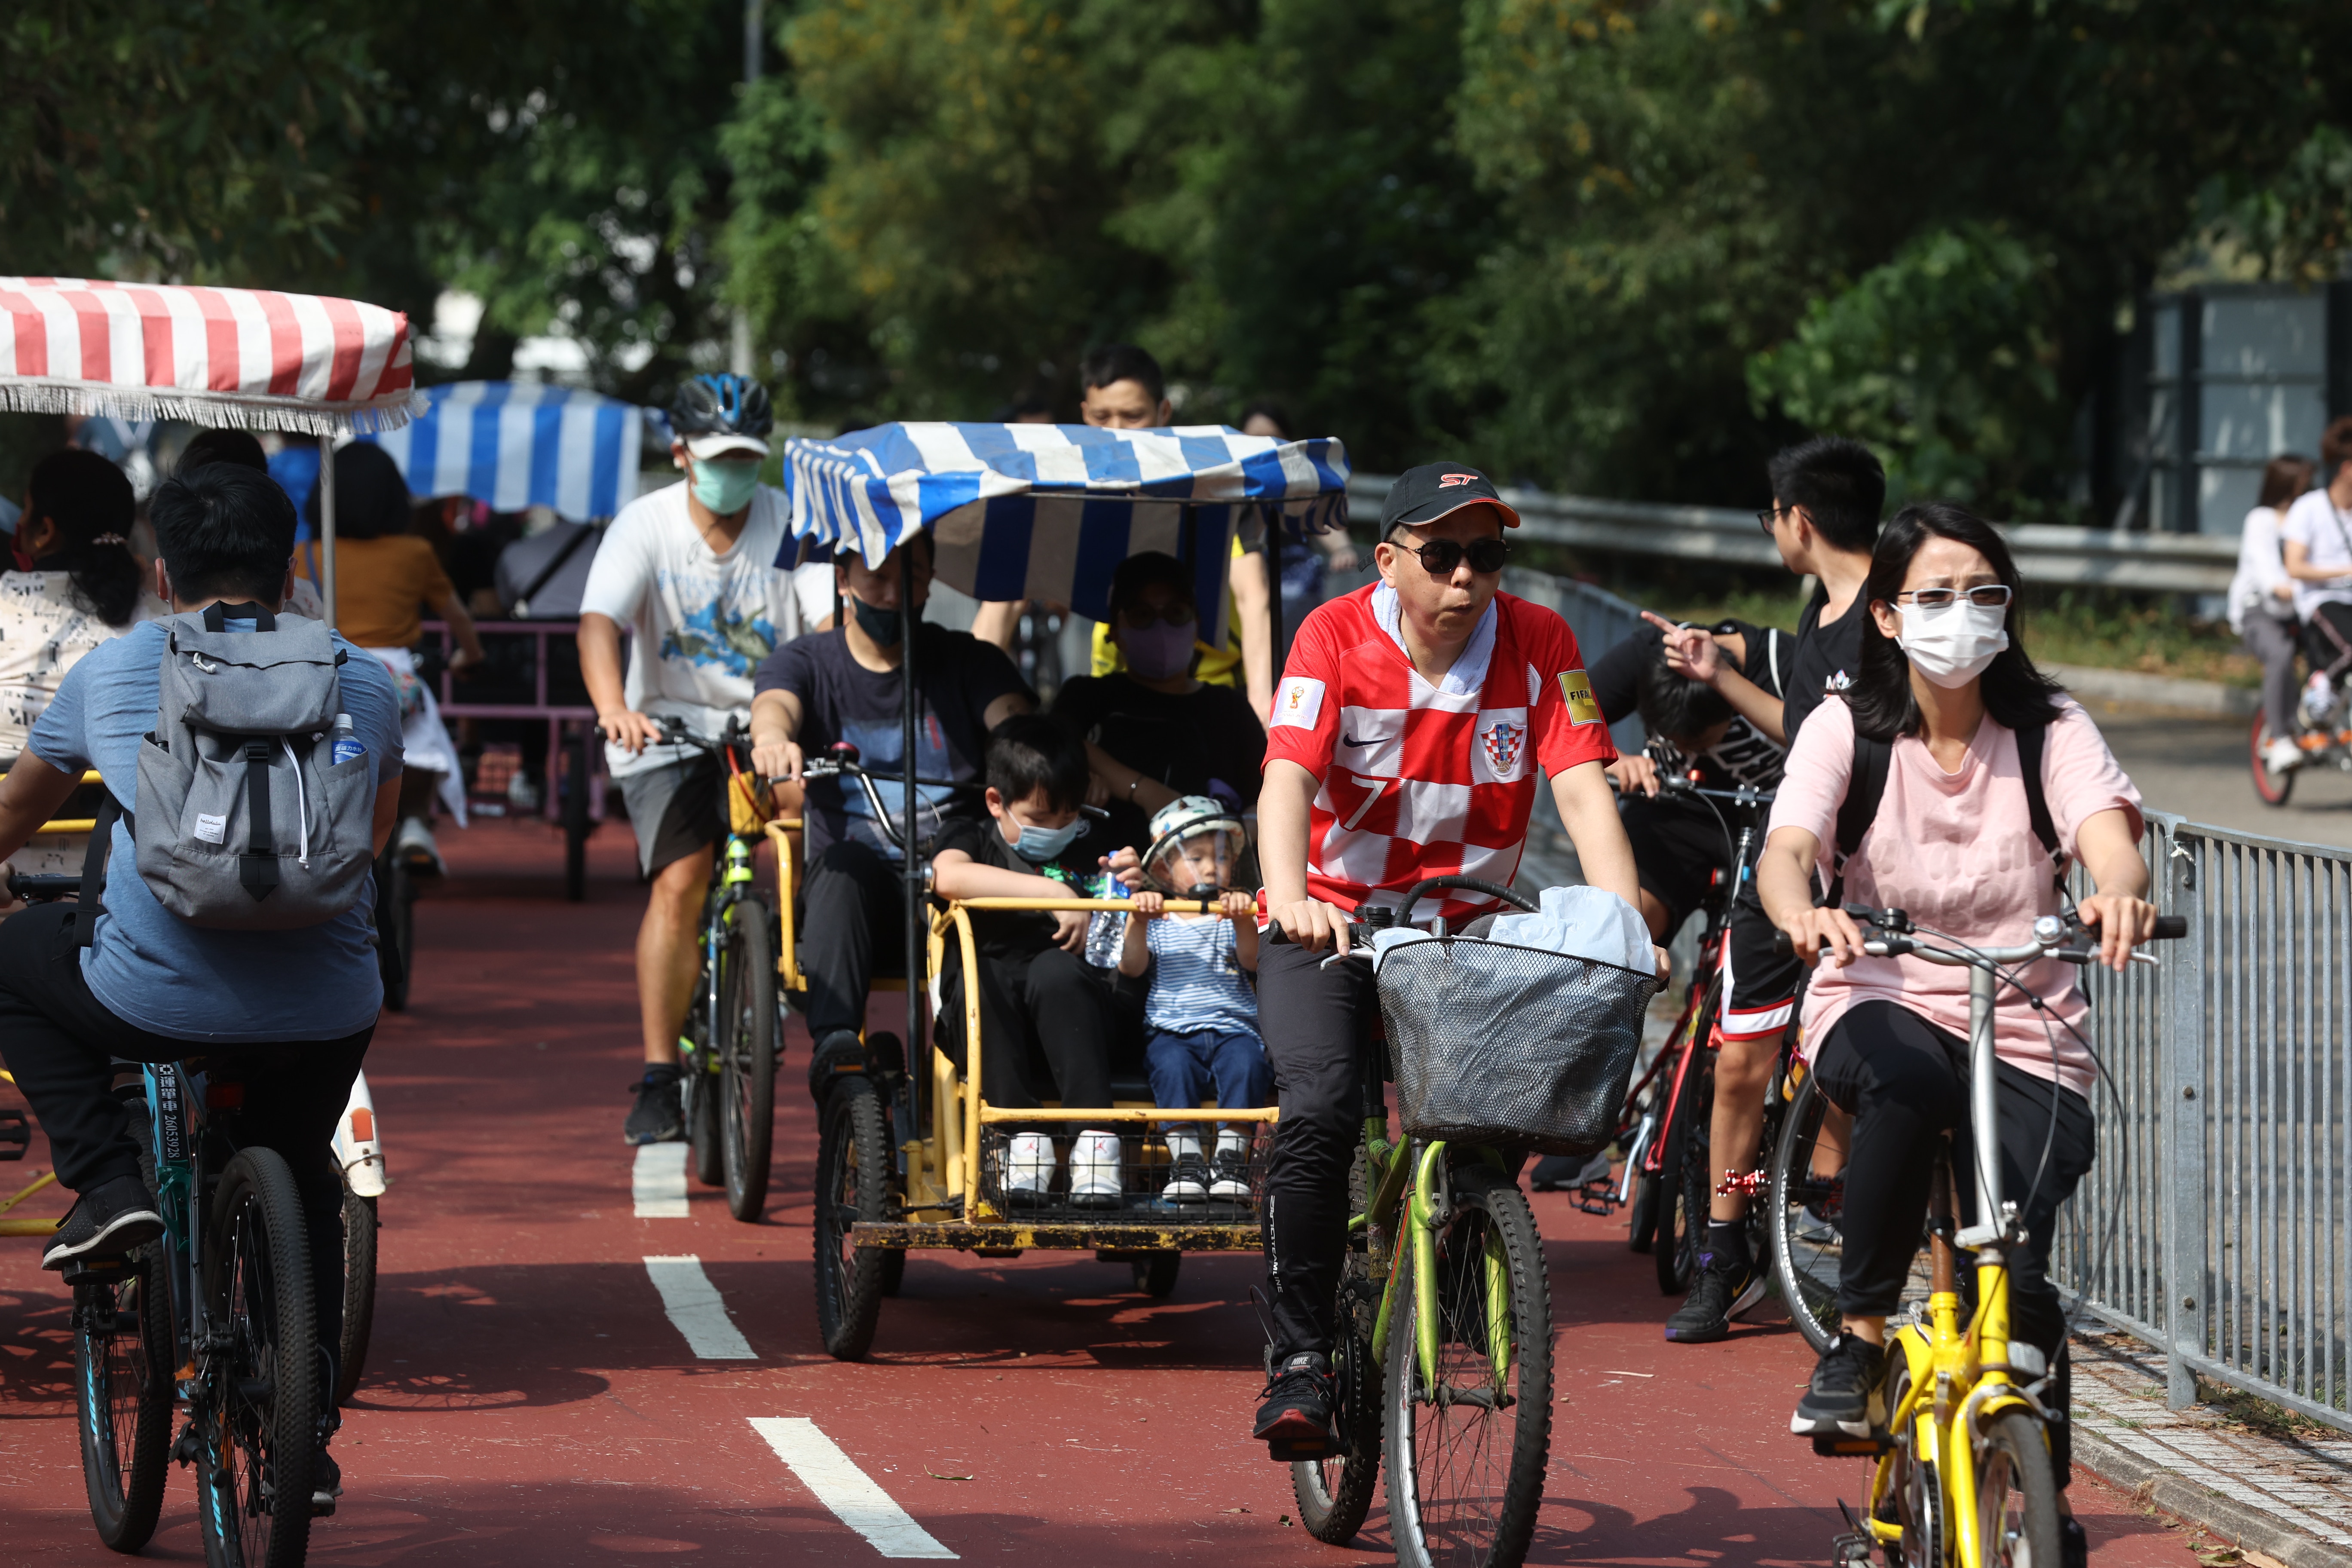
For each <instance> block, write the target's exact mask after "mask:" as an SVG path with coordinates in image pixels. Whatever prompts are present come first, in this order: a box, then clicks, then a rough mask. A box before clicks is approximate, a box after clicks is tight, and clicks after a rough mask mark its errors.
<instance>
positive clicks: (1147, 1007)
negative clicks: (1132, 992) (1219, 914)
mask: <svg viewBox="0 0 2352 1568" xmlns="http://www.w3.org/2000/svg"><path fill="white" fill-rule="evenodd" d="M1143 940H1144V942H1145V944H1146V945H1147V946H1149V947H1150V949H1151V957H1152V961H1153V962H1152V969H1151V993H1150V995H1149V996H1147V997H1145V998H1144V1004H1143V1021H1144V1022H1145V1023H1146V1024H1147V1025H1149V1026H1150V1027H1152V1028H1154V1029H1157V1030H1160V1031H1163V1032H1165V1033H1168V1034H1171V1035H1191V1034H1197V1033H1199V1032H1200V1031H1202V1030H1203V1029H1214V1030H1216V1031H1217V1032H1219V1033H1220V1034H1227V1035H1255V1034H1256V1033H1257V992H1256V990H1255V988H1254V987H1253V986H1252V985H1251V984H1250V982H1249V980H1248V979H1247V978H1246V977H1245V976H1244V973H1243V972H1242V961H1241V953H1240V952H1239V950H1238V949H1237V948H1235V946H1234V922H1233V921H1228V920H1218V919H1214V918H1213V917H1209V916H1202V917H1200V918H1198V919H1192V920H1187V919H1182V918H1180V917H1178V916H1175V915H1169V916H1166V917H1164V918H1162V919H1160V920H1156V921H1151V922H1150V924H1149V925H1146V926H1145V927H1144V928H1143Z"/></svg>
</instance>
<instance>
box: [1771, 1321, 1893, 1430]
mask: <svg viewBox="0 0 2352 1568" xmlns="http://www.w3.org/2000/svg"><path fill="white" fill-rule="evenodd" d="M1885 1369H1886V1352H1885V1350H1884V1349H1882V1348H1881V1347H1880V1346H1877V1345H1874V1344H1872V1343H1871V1342H1869V1341H1868V1340H1864V1339H1858V1338H1856V1337H1855V1336H1854V1335H1853V1334H1840V1335H1839V1336H1838V1337H1837V1338H1836V1339H1834V1340H1832V1341H1831V1342H1830V1348H1829V1349H1827V1350H1825V1351H1823V1352H1822V1359H1821V1361H1820V1362H1819V1363H1817V1364H1816V1365H1815V1366H1814V1367H1813V1380H1812V1382H1811V1384H1808V1385H1807V1387H1806V1389H1805V1395H1804V1397H1803V1398H1801V1399H1800V1400H1798V1401H1797V1413H1796V1414H1795V1415H1791V1416H1790V1417H1789V1430H1790V1433H1792V1434H1793V1435H1795V1436H1799V1437H1868V1436H1871V1434H1872V1433H1874V1432H1875V1431H1877V1430H1878V1429H1879V1428H1881V1427H1883V1426H1885V1425H1886V1409H1885V1405H1886V1400H1885V1388H1884V1387H1883V1386H1882V1377H1881V1374H1882V1373H1884V1372H1885Z"/></svg>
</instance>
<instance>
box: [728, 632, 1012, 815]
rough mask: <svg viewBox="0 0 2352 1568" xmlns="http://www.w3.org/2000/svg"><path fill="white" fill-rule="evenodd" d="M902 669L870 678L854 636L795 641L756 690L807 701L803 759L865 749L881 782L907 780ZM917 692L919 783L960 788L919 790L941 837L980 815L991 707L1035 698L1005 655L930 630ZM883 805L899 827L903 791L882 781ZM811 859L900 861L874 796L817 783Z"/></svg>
mask: <svg viewBox="0 0 2352 1568" xmlns="http://www.w3.org/2000/svg"><path fill="white" fill-rule="evenodd" d="M902 679H903V678H902V676H901V674H900V672H899V671H898V670H895V669H868V668H866V667H865V666H864V665H862V664H860V663H858V662H857V660H856V658H852V657H851V656H850V652H849V634H848V632H847V631H846V630H845V629H842V628H839V627H836V628H835V629H834V630H832V631H829V632H811V633H810V634H809V635H808V636H806V637H795V638H793V640H792V641H791V642H788V643H786V644H785V645H784V646H783V647H780V648H778V649H776V651H775V652H773V653H772V654H770V655H769V656H768V657H767V658H765V659H763V660H761V664H760V668H759V670H758V672H757V673H756V674H755V675H754V676H753V677H752V680H751V688H752V690H753V691H755V692H760V691H789V692H791V693H792V694H793V696H794V697H796V698H798V699H799V700H800V704H801V729H800V734H799V737H798V739H799V741H800V745H801V750H802V752H803V753H804V754H806V755H807V756H809V757H811V758H813V759H814V758H821V757H823V756H824V750H825V748H826V747H827V746H830V745H831V744H833V743H834V742H835V741H847V742H849V743H850V744H851V745H854V746H856V748H857V751H858V758H859V760H860V761H861V762H863V763H865V764H866V766H867V767H868V768H871V769H873V770H874V771H875V772H877V773H901V772H903V771H904V770H903V769H902V767H901V765H900V752H901V750H902V742H904V739H905V733H906V731H905V730H904V729H903V727H902V723H901V719H900V712H901V709H900V703H901V700H902V697H903V693H904V690H905V687H904V685H903V684H902ZM915 684H916V688H917V690H918V691H919V694H920V696H921V700H922V706H921V707H920V709H919V710H918V712H917V715H916V720H915V776H916V777H917V778H925V779H944V780H948V781H950V782H951V783H952V784H954V785H956V786H959V787H955V788H947V787H938V786H929V785H919V786H917V794H918V795H919V796H920V805H918V807H917V814H918V815H917V823H918V826H919V831H920V832H921V834H922V836H923V837H927V838H928V837H932V836H933V835H935V834H937V833H938V832H939V830H940V826H941V825H942V824H944V823H945V822H946V821H947V819H948V818H949V817H950V816H959V815H961V816H969V815H971V814H972V813H974V812H978V811H980V810H981V809H982V807H981V804H980V791H981V782H980V779H981V766H982V759H983V754H984V752H985V750H986V746H987V742H988V721H987V719H986V717H985V715H986V714H987V712H988V705H989V704H990V703H992V702H993V701H995V700H997V699H998V698H1000V697H1003V696H1005V695H1007V694H1009V693H1013V692H1018V693H1021V694H1023V695H1026V694H1027V693H1028V690H1029V688H1028V687H1027V686H1026V685H1025V684H1024V683H1023V681H1022V679H1021V672H1020V671H1019V670H1018V669H1016V668H1013V661H1012V660H1011V659H1010V658H1006V657H1005V655H1004V651H1003V649H1002V648H999V647H996V646H995V645H994V644H992V643H984V642H982V641H981V640H980V639H979V638H978V637H973V636H972V635H971V633H969V632H956V631H950V630H949V629H948V628H947V627H945V626H932V625H930V624H929V622H925V623H923V624H921V625H920V626H918V627H917V629H916V634H915ZM874 787H875V789H876V791H877V793H878V794H879V795H881V797H882V805H883V807H884V809H885V810H887V812H888V813H889V815H890V820H891V822H892V823H893V824H897V823H898V822H899V821H900V820H901V817H900V813H901V811H902V810H903V803H902V802H901V800H900V798H899V794H898V792H899V788H900V786H899V785H898V784H895V783H884V782H883V781H881V780H879V779H877V780H876V781H874ZM806 820H807V822H808V847H807V852H808V854H810V855H811V856H814V855H815V854H817V852H818V851H820V850H822V849H823V848H824V847H825V846H826V845H828V844H833V843H836V842H838V841H840V840H842V839H845V838H851V839H856V841H858V842H859V843H862V844H866V845H869V846H871V847H874V848H877V849H879V850H881V851H882V852H883V854H885V855H886V856H887V857H889V858H891V859H893V860H896V859H898V852H897V851H896V850H895V849H893V848H892V847H890V841H889V839H888V837H887V836H885V835H884V834H883V832H882V831H881V829H880V827H879V826H878V825H877V824H876V822H875V821H874V815H873V810H872V808H871V807H870V806H869V805H867V803H866V792H865V791H864V790H863V789H860V788H859V787H857V785H856V784H854V783H851V784H847V785H846V787H845V784H844V781H842V780H840V779H812V780H810V781H809V786H808V806H807V811H806Z"/></svg>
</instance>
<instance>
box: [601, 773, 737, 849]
mask: <svg viewBox="0 0 2352 1568" xmlns="http://www.w3.org/2000/svg"><path fill="white" fill-rule="evenodd" d="M614 783H615V784H619V785H620V786H621V798H622V799H623V800H625V801H626V802H628V805H629V826H631V827H633V828H635V830H636V835H637V868H638V869H640V870H641V871H643V872H644V873H645V874H646V876H648V877H651V876H652V875H654V873H656V871H659V870H660V869H661V868H663V867H665V866H667V865H669V864H670V863H671V862H673V861H677V860H683V859H685V858H687V857H688V856H689V855H691V854H694V853H695V852H696V851H698V850H701V849H708V848H709V847H710V846H712V845H713V844H716V843H718V842H719V840H720V839H721V838H723V837H726V836H727V820H726V818H725V817H724V816H721V815H720V808H721V807H722V806H723V805H725V804H726V797H725V795H724V792H723V791H722V790H721V788H720V787H719V759H718V758H716V757H714V756H712V755H711V754H710V753H709V752H695V753H694V754H693V755H692V756H689V757H688V758H687V759H686V760H685V761H684V762H678V763H667V764H665V765H663V766H661V767H658V768H647V769H646V770H645V771H644V772H643V773H630V774H627V775H626V776H625V777H622V778H619V779H615V780H614Z"/></svg>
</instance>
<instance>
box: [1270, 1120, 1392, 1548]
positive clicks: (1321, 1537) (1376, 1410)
mask: <svg viewBox="0 0 2352 1568" xmlns="http://www.w3.org/2000/svg"><path fill="white" fill-rule="evenodd" d="M1356 1162H1357V1173H1356V1174H1355V1175H1354V1176H1353V1177H1351V1178H1350V1182H1349V1185H1350V1186H1351V1187H1353V1188H1356V1189H1357V1195H1356V1199H1355V1205H1354V1208H1355V1212H1356V1213H1358V1214H1361V1213H1362V1212H1363V1197H1362V1195H1361V1186H1362V1176H1361V1171H1362V1166H1363V1163H1364V1154H1363V1151H1362V1150H1358V1151H1357V1152H1356ZM1380 1305H1381V1297H1380V1287H1379V1286H1378V1285H1377V1284H1376V1283H1374V1281H1373V1279H1372V1278H1371V1275H1370V1271H1369V1269H1368V1268H1367V1267H1366V1264H1365V1258H1364V1254H1362V1253H1361V1252H1358V1251H1355V1250H1353V1249H1352V1248H1351V1249H1350V1250H1349V1253H1348V1262H1347V1266H1346V1268H1344V1269H1343V1270H1342V1272H1341V1274H1340V1276H1339V1300H1338V1303H1337V1305H1336V1307H1335V1309H1334V1315H1333V1318H1332V1322H1331V1326H1332V1335H1331V1380H1332V1386H1333V1391H1334V1392H1335V1393H1336V1394H1337V1395H1338V1407H1337V1408H1336V1409H1335V1410H1334V1411H1333V1412H1332V1415H1333V1421H1332V1426H1333V1429H1334V1431H1335V1433H1336V1434H1337V1436H1338V1437H1339V1443H1338V1445H1337V1447H1335V1449H1334V1451H1333V1452H1331V1453H1329V1454H1327V1455H1325V1456H1324V1457H1323V1458H1319V1459H1298V1460H1295V1461H1293V1462H1292V1464H1291V1467H1290V1489H1291V1492H1292V1494H1293V1495H1294V1496H1295V1497H1296V1498H1297V1500H1298V1522H1299V1524H1300V1525H1301V1527H1303V1528H1304V1529H1305V1530H1306V1531H1307V1534H1309V1535H1311V1536H1313V1537H1314V1538H1315V1539H1316V1540H1318V1541H1320V1542H1324V1543H1325V1544H1326V1545H1328V1546H1345V1545H1347V1544H1348V1542H1350V1541H1353V1540H1354V1539H1355V1538H1356V1532H1357V1531H1360V1530H1361V1529H1362V1528H1363V1527H1364V1517H1365V1515H1367V1514H1369V1513H1370V1512H1371V1509H1372V1494H1373V1492H1374V1491H1375V1490H1376V1489H1378V1488H1379V1486H1380V1479H1381V1398H1382V1393H1383V1391H1382V1388H1381V1369H1380V1367H1379V1365H1378V1364H1377V1363H1375V1362H1374V1361H1373V1360H1372V1328H1373V1325H1374V1323H1375V1321H1377V1318H1378V1315H1379V1312H1380Z"/></svg>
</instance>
